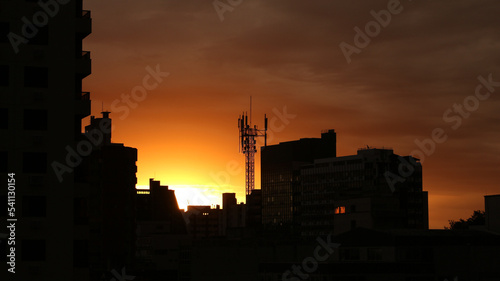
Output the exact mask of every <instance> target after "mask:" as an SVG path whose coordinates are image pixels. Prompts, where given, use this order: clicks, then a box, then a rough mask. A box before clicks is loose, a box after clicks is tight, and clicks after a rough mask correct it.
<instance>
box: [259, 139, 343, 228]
mask: <svg viewBox="0 0 500 281" xmlns="http://www.w3.org/2000/svg"><path fill="white" fill-rule="evenodd" d="M336 143H337V136H336V133H335V131H334V130H328V131H324V132H323V133H322V134H321V138H304V139H300V140H296V141H288V142H282V143H279V144H277V145H269V146H266V147H263V148H262V153H261V170H262V177H261V181H262V182H261V189H262V223H263V225H264V226H265V227H267V228H268V227H271V228H272V227H273V226H278V227H280V228H281V227H285V226H288V227H294V226H296V225H297V223H298V221H297V220H296V218H297V217H296V212H297V210H298V204H299V202H298V201H297V199H298V197H297V196H298V195H299V194H298V192H299V187H300V180H299V176H300V168H301V167H302V166H303V165H305V164H311V163H313V161H314V159H320V158H328V157H335V156H336V153H337V152H336Z"/></svg>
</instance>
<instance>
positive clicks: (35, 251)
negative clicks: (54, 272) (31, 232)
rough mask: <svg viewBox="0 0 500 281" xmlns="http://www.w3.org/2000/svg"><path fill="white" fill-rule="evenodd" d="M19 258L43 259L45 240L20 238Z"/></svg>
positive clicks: (24, 259) (25, 259)
mask: <svg viewBox="0 0 500 281" xmlns="http://www.w3.org/2000/svg"><path fill="white" fill-rule="evenodd" d="M21 247H22V248H21V259H22V260H23V261H44V260H45V250H46V245H45V240H22V243H21Z"/></svg>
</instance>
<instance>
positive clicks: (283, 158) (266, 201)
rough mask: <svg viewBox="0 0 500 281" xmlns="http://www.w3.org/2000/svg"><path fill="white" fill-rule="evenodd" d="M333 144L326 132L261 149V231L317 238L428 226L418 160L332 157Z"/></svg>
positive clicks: (378, 154) (379, 154)
mask: <svg viewBox="0 0 500 281" xmlns="http://www.w3.org/2000/svg"><path fill="white" fill-rule="evenodd" d="M335 146H336V135H335V131H333V130H330V131H325V132H323V134H322V135H321V139H300V140H297V141H290V142H283V143H280V144H278V145H272V146H268V147H263V148H262V222H263V225H264V227H265V228H266V229H267V230H270V229H279V230H284V231H291V233H294V234H300V235H302V236H318V235H328V234H329V233H335V234H336V233H341V232H345V231H348V230H351V229H353V228H356V227H366V228H374V229H397V228H404V229H427V228H428V199H427V192H425V191H423V189H422V166H421V164H420V162H419V161H418V159H415V158H413V157H411V156H399V155H396V154H394V152H393V150H392V149H374V148H366V149H360V150H358V152H357V155H350V156H343V157H336V153H335V152H336V148H335ZM401 171H403V173H404V176H400V175H399V174H400V172H401ZM395 179H397V180H395Z"/></svg>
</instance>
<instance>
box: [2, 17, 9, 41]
mask: <svg viewBox="0 0 500 281" xmlns="http://www.w3.org/2000/svg"><path fill="white" fill-rule="evenodd" d="M9 29H10V26H9V23H8V22H0V43H8V42H9V38H7V35H8V34H9Z"/></svg>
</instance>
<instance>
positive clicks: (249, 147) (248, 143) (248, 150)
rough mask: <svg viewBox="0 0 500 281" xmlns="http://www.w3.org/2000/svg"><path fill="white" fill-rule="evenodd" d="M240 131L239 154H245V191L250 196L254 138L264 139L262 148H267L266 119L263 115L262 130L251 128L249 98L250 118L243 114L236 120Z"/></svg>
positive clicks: (253, 177)
mask: <svg viewBox="0 0 500 281" xmlns="http://www.w3.org/2000/svg"><path fill="white" fill-rule="evenodd" d="M238 128H239V130H240V152H242V153H243V154H245V189H246V195H250V194H251V193H252V191H253V190H254V189H255V153H257V148H256V144H255V138H257V137H264V146H267V117H266V115H264V130H259V129H258V128H257V126H256V125H254V126H253V127H252V98H251V97H250V118H249V116H248V115H247V113H245V112H243V114H242V115H240V117H239V118H238Z"/></svg>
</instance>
